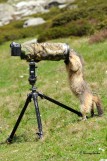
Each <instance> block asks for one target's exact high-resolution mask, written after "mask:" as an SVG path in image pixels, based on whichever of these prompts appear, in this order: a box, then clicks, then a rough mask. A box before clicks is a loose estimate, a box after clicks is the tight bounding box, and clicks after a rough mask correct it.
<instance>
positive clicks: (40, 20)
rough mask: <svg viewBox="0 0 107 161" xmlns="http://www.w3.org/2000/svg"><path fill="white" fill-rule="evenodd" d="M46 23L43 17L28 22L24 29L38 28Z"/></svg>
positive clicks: (25, 23)
mask: <svg viewBox="0 0 107 161" xmlns="http://www.w3.org/2000/svg"><path fill="white" fill-rule="evenodd" d="M43 23H45V20H44V19H43V18H41V17H38V18H30V19H28V20H27V21H25V22H24V25H23V27H29V26H36V25H40V24H43Z"/></svg>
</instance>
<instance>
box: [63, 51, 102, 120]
mask: <svg viewBox="0 0 107 161" xmlns="http://www.w3.org/2000/svg"><path fill="white" fill-rule="evenodd" d="M65 64H66V68H67V72H68V78H69V84H70V88H71V90H72V92H73V93H74V95H75V96H76V97H77V98H78V99H79V100H80V110H81V113H82V116H83V119H84V120H85V119H86V114H87V113H89V112H91V116H94V105H96V107H97V110H98V115H99V116H101V115H102V114H103V110H102V106H101V101H100V99H99V97H98V96H96V95H95V96H94V95H93V94H92V92H91V90H90V88H89V87H88V85H87V83H86V81H85V80H84V75H83V63H82V59H81V57H80V56H78V54H77V53H76V52H75V51H73V50H70V53H69V57H68V58H67V59H66V60H65Z"/></svg>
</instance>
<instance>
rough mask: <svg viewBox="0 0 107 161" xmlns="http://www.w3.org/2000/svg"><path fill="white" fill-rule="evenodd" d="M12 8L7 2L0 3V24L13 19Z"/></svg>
mask: <svg viewBox="0 0 107 161" xmlns="http://www.w3.org/2000/svg"><path fill="white" fill-rule="evenodd" d="M13 14H14V8H13V7H12V6H11V5H9V4H5V3H4V4H0V26H3V25H6V24H8V23H10V21H11V20H12V19H13V17H12V15H13Z"/></svg>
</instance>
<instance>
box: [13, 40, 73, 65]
mask: <svg viewBox="0 0 107 161" xmlns="http://www.w3.org/2000/svg"><path fill="white" fill-rule="evenodd" d="M10 48H11V56H20V57H21V59H26V60H27V61H31V60H34V61H35V62H39V61H41V60H52V61H59V60H66V59H67V58H68V56H69V52H70V48H69V46H68V44H65V43H30V44H25V45H23V44H22V46H21V44H19V43H16V42H12V43H11V44H10ZM21 49H23V50H21ZM25 53H26V54H25Z"/></svg>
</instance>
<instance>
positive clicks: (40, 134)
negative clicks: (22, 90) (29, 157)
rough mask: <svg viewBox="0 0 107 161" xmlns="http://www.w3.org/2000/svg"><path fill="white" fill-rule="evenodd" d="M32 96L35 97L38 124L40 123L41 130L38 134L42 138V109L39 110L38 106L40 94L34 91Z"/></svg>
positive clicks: (39, 128)
mask: <svg viewBox="0 0 107 161" xmlns="http://www.w3.org/2000/svg"><path fill="white" fill-rule="evenodd" d="M32 97H33V101H34V105H35V111H36V117H37V124H38V130H39V132H38V133H37V134H38V136H39V138H42V135H43V132H42V122H41V117H40V111H39V106H38V94H37V93H33V94H32Z"/></svg>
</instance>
